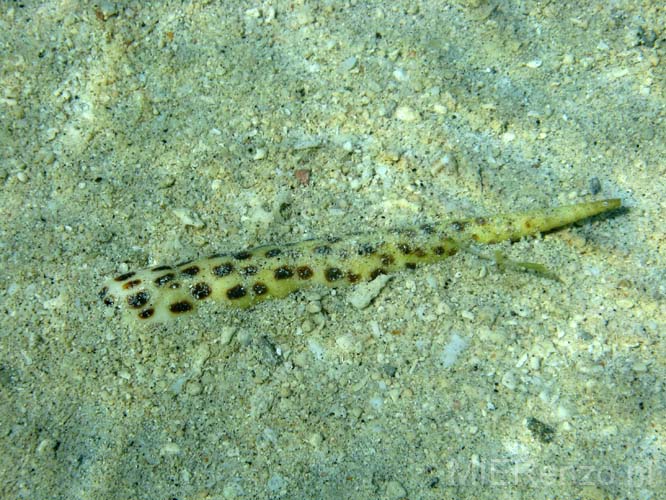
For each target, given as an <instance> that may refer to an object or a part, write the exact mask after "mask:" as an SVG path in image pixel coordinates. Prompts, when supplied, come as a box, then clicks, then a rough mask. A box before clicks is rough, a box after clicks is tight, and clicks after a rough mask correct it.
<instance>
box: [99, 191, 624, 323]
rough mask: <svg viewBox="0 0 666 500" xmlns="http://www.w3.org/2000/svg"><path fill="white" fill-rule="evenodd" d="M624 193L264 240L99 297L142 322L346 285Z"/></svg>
mask: <svg viewBox="0 0 666 500" xmlns="http://www.w3.org/2000/svg"><path fill="white" fill-rule="evenodd" d="M620 206H621V201H620V200H619V199H608V200H601V201H592V202H587V203H578V204H576V205H569V206H564V207H557V208H546V209H541V210H534V211H530V212H523V213H517V214H508V215H499V216H494V217H477V218H474V219H468V220H449V221H445V222H440V223H436V224H426V225H423V226H421V227H419V228H414V229H398V230H395V231H391V232H386V233H369V234H353V235H349V236H346V237H344V238H335V239H327V240H307V241H303V242H299V243H291V244H286V245H267V246H263V247H258V248H253V249H250V250H245V251H241V252H237V253H232V254H218V255H212V256H210V257H204V258H201V259H197V260H194V261H190V262H184V263H181V264H176V265H173V266H156V267H151V268H149V269H143V270H140V271H136V272H129V273H126V274H123V275H122V276H117V277H116V278H113V279H110V280H108V282H107V283H106V284H105V285H104V287H103V288H102V290H101V291H100V294H99V295H100V297H101V298H102V300H103V301H104V303H105V304H106V305H108V306H112V307H116V308H119V309H121V310H122V311H123V314H125V315H128V316H129V317H132V318H136V319H138V320H140V321H142V322H147V323H148V322H160V321H168V320H170V319H172V318H175V317H178V316H182V315H184V314H187V313H190V312H192V311H194V310H196V308H197V305H198V304H199V303H201V302H204V301H211V300H213V301H218V302H224V303H226V304H227V305H230V306H236V307H249V306H252V305H254V304H256V303H258V302H260V301H262V300H264V299H267V298H280V297H284V296H285V295H287V294H289V293H291V292H293V291H295V290H298V289H300V288H304V287H306V286H310V285H313V284H322V285H327V286H341V285H344V284H354V283H358V282H361V281H368V280H372V279H374V278H375V277H377V276H378V275H380V274H385V273H390V272H394V271H397V270H400V269H404V268H409V269H412V268H414V267H416V266H417V265H419V264H427V263H432V262H437V261H440V260H443V259H445V258H446V257H449V256H451V255H453V254H455V253H456V252H458V251H459V250H461V249H464V248H466V247H469V246H470V245H471V244H474V243H484V244H490V243H498V242H500V241H505V240H518V239H520V238H523V237H525V236H530V235H535V234H538V233H543V232H546V231H550V230H552V229H557V228H559V227H562V226H566V225H568V224H572V223H574V222H577V221H579V220H582V219H585V218H588V217H592V216H594V215H597V214H600V213H603V212H607V211H609V210H613V209H616V208H619V207H620Z"/></svg>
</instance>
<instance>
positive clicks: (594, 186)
mask: <svg viewBox="0 0 666 500" xmlns="http://www.w3.org/2000/svg"><path fill="white" fill-rule="evenodd" d="M589 189H590V194H599V193H600V192H601V182H599V178H598V177H592V178H591V179H590V188H589Z"/></svg>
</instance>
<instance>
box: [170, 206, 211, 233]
mask: <svg viewBox="0 0 666 500" xmlns="http://www.w3.org/2000/svg"><path fill="white" fill-rule="evenodd" d="M173 214H174V215H175V216H176V217H178V220H179V221H180V223H181V224H183V225H184V226H192V227H195V228H197V229H201V228H202V227H204V223H203V222H202V220H201V219H200V218H199V216H198V215H197V213H196V212H194V211H193V210H190V209H189V208H174V209H173Z"/></svg>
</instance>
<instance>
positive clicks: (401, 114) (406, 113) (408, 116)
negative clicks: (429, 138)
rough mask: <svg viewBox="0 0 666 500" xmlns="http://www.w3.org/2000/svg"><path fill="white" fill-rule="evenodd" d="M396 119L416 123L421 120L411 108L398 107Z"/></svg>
mask: <svg viewBox="0 0 666 500" xmlns="http://www.w3.org/2000/svg"><path fill="white" fill-rule="evenodd" d="M395 117H396V118H397V119H398V120H400V121H402V122H415V121H416V120H418V119H419V114H418V113H417V112H416V111H414V109H412V108H410V107H409V106H398V107H397V108H396V110H395Z"/></svg>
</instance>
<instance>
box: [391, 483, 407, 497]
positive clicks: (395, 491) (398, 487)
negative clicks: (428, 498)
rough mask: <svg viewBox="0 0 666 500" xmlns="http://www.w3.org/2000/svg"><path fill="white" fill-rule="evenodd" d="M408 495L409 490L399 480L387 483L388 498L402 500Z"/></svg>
mask: <svg viewBox="0 0 666 500" xmlns="http://www.w3.org/2000/svg"><path fill="white" fill-rule="evenodd" d="M406 496H407V490H406V489H405V487H404V486H403V485H402V484H400V483H399V482H398V481H395V480H391V481H389V482H388V483H386V498H388V499H389V500H400V499H401V498H405V497H406Z"/></svg>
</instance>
